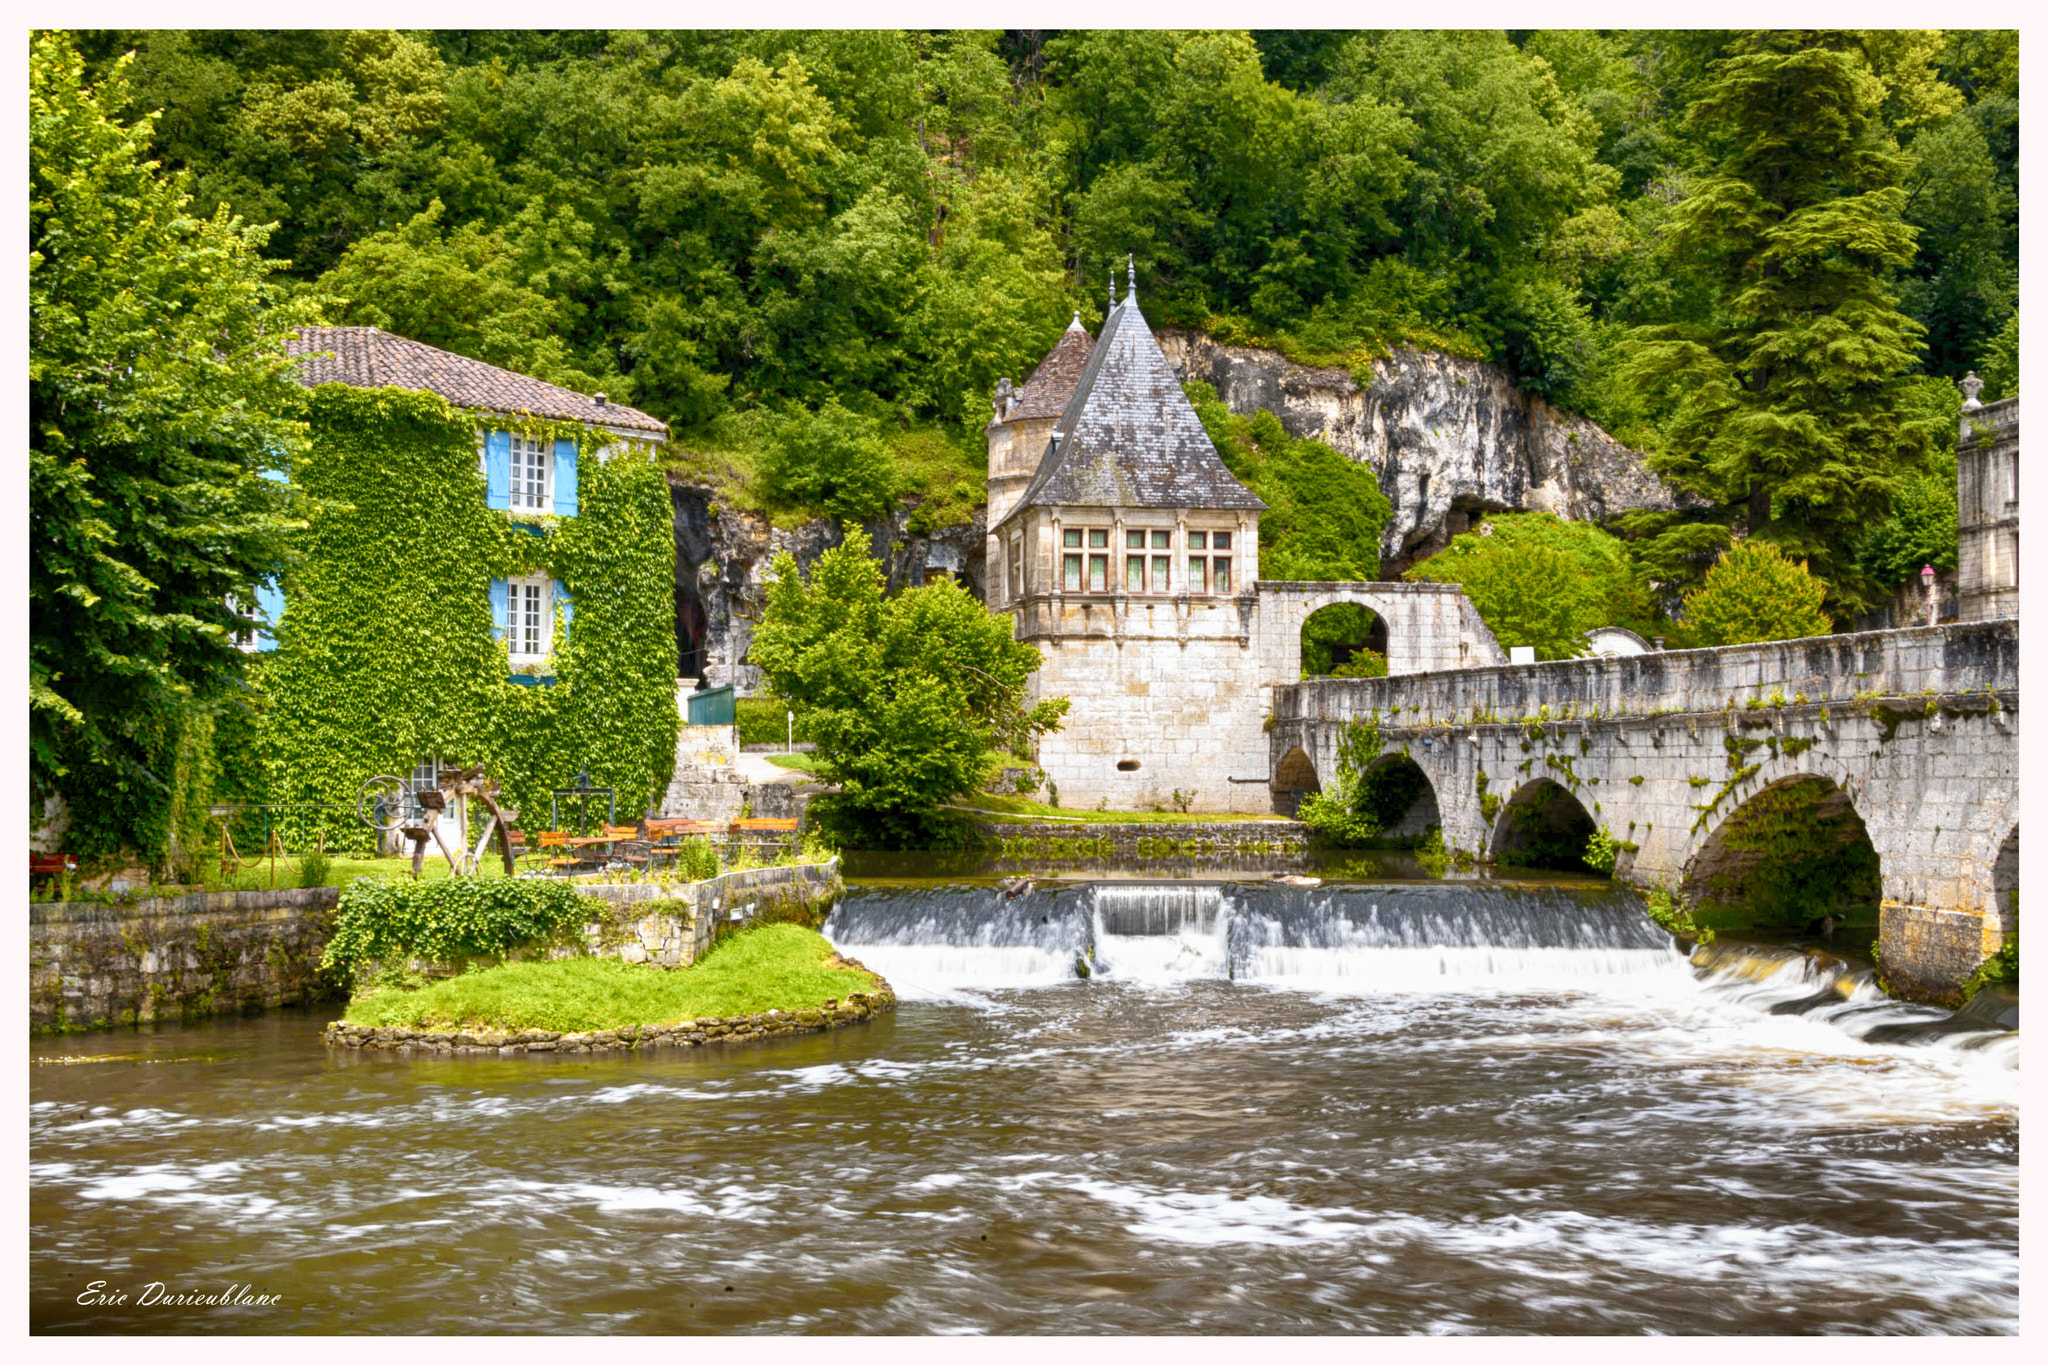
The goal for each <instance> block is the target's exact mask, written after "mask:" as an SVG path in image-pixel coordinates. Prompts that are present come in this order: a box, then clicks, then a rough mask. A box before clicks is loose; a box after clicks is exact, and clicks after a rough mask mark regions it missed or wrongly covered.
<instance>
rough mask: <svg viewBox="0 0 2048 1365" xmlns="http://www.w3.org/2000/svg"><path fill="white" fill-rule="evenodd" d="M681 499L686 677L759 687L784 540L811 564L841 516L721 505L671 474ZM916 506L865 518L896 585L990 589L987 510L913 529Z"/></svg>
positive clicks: (673, 496) (681, 638)
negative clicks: (752, 660) (944, 583)
mask: <svg viewBox="0 0 2048 1365" xmlns="http://www.w3.org/2000/svg"><path fill="white" fill-rule="evenodd" d="M669 500H670V502H671V503H672V504H673V505H674V507H675V530H676V644H677V648H678V651H679V653H680V655H681V658H680V660H679V672H680V673H681V675H682V676H684V677H689V678H694V677H697V676H700V673H701V676H703V677H704V678H705V679H707V680H708V682H709V683H710V685H711V686H713V687H717V686H721V685H723V684H725V683H736V684H738V687H739V691H740V695H742V696H745V695H748V694H749V693H752V692H753V691H755V690H756V689H757V688H758V687H759V685H760V680H761V671H760V670H759V669H758V668H755V667H754V666H753V665H752V664H748V663H744V662H740V663H737V664H736V662H735V661H738V660H744V659H745V658H746V653H747V646H748V644H749V643H751V642H752V640H753V638H754V626H755V625H756V624H757V623H758V622H759V621H760V619H761V614H762V612H763V611H765V610H766V609H767V606H768V587H769V581H770V580H769V572H770V565H772V564H773V563H774V560H775V556H776V555H778V554H781V553H782V552H783V551H784V550H787V551H789V552H790V553H791V554H792V555H794V556H796V561H797V563H798V564H799V565H800V566H802V567H803V568H805V569H809V568H810V567H811V565H813V564H815V563H816V562H817V560H818V556H820V555H822V554H823V553H825V551H826V550H828V549H830V548H831V547H832V546H834V545H837V544H840V543H841V542H842V541H844V540H845V538H846V537H845V536H844V535H842V534H841V532H840V529H839V523H838V522H836V521H833V520H831V519H830V518H825V517H820V518H817V519H815V520H812V521H807V522H805V523H804V524H803V525H801V526H798V527H795V528H788V527H775V526H770V525H769V523H768V519H767V518H766V517H763V516H759V515H757V514H755V513H752V512H740V511H735V510H734V509H732V508H730V507H718V509H717V511H716V512H714V511H713V510H712V509H713V507H714V506H716V504H717V498H716V496H715V494H714V493H713V491H712V490H711V489H709V488H706V487H702V486H700V485H695V484H687V483H677V482H674V481H671V482H670V485H669ZM912 511H913V509H911V508H909V507H899V508H897V510H896V511H895V512H893V513H891V514H890V515H889V516H887V517H884V518H878V519H876V520H873V521H870V522H867V523H865V524H866V527H867V532H868V538H869V541H870V543H871V544H872V545H873V546H874V548H875V551H876V555H875V557H876V559H877V560H878V561H879V562H880V563H881V565H882V571H883V573H884V575H885V576H886V577H887V580H888V590H889V591H891V592H894V591H896V590H897V589H899V588H903V587H908V586H915V585H917V584H921V583H925V582H928V581H930V580H931V579H932V578H935V577H937V576H939V575H940V574H941V573H943V574H944V575H946V576H947V577H951V578H953V579H955V580H957V581H958V582H959V583H960V585H961V586H962V587H964V588H966V589H967V590H968V591H969V592H971V593H972V594H974V596H975V597H977V598H983V599H984V600H986V599H985V597H984V593H983V582H982V579H983V575H984V572H985V569H986V565H985V564H984V563H983V559H984V552H983V546H982V541H983V538H984V530H985V527H984V524H983V515H982V513H981V512H979V511H977V512H976V513H975V516H974V520H973V521H971V522H962V523H960V524H958V525H953V526H942V527H938V528H936V529H935V530H932V531H929V532H923V533H914V532H912V531H911V530H910V518H911V514H912Z"/></svg>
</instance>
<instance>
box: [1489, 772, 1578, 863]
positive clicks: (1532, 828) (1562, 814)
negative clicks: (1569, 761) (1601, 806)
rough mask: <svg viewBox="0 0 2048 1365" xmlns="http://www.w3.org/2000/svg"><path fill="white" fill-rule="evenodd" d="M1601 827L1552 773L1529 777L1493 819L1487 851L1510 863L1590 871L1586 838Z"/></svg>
mask: <svg viewBox="0 0 2048 1365" xmlns="http://www.w3.org/2000/svg"><path fill="white" fill-rule="evenodd" d="M1598 828H1599V826H1598V825H1596V824H1595V823H1594V822H1593V817H1592V815H1591V813H1589V812H1588V811H1587V810H1586V808H1585V807H1584V806H1583V805H1581V804H1579V800H1578V798H1577V797H1575V796H1573V795H1572V794H1571V793H1570V792H1569V791H1567V790H1565V788H1564V787H1562V786H1560V785H1559V784H1558V783H1556V782H1553V781H1551V780H1550V779H1549V778H1547V777H1539V778H1537V779H1536V780H1535V781H1533V782H1527V783H1524V784H1523V785H1522V786H1521V787H1520V788H1519V789H1518V790H1517V791H1516V792H1515V794H1514V796H1513V797H1512V798H1511V799H1509V801H1508V802H1507V804H1506V805H1504V806H1502V807H1501V810H1500V815H1499V816H1498V817H1497V818H1496V819H1495V820H1494V823H1493V835H1492V838H1491V839H1490V840H1489V842H1488V846H1487V856H1488V857H1489V858H1491V859H1492V860H1493V861H1494V862H1496V863H1500V864H1503V865H1505V866H1509V867H1548V868H1555V869H1556V870H1558V871H1560V872H1582V871H1591V870H1592V869H1591V868H1589V867H1587V865H1586V844H1587V841H1588V840H1590V839H1591V838H1592V837H1593V833H1594V831H1595V830H1597V829H1598Z"/></svg>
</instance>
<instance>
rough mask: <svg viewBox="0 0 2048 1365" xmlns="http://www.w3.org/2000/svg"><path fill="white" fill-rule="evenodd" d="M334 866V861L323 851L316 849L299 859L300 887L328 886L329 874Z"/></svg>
mask: <svg viewBox="0 0 2048 1365" xmlns="http://www.w3.org/2000/svg"><path fill="white" fill-rule="evenodd" d="M333 866H334V862H333V860H332V859H331V858H329V857H328V856H327V854H326V853H325V852H324V851H323V850H320V849H315V850H314V851H313V852H311V853H308V854H307V855H306V856H305V857H303V858H301V859H299V885H300V886H325V885H327V874H328V872H329V871H330V870H332V868H333Z"/></svg>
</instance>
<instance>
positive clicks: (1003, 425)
mask: <svg viewBox="0 0 2048 1365" xmlns="http://www.w3.org/2000/svg"><path fill="white" fill-rule="evenodd" d="M1115 282H1116V275H1115V272H1114V271H1112V272H1111V274H1110V283H1111V287H1112V288H1114V287H1115ZM1094 346H1095V341H1094V338H1092V337H1090V336H1089V335H1088V329H1087V328H1085V327H1083V326H1082V325H1081V314H1080V313H1079V312H1078V311H1077V312H1076V313H1075V314H1074V320H1073V321H1072V322H1070V323H1068V324H1067V330H1066V331H1065V332H1063V333H1061V335H1060V339H1059V343H1058V344H1057V345H1055V346H1054V347H1053V348H1052V349H1051V350H1050V351H1048V352H1046V356H1045V359H1043V360H1041V361H1039V362H1038V368H1037V369H1035V370H1033V371H1032V372H1031V378H1030V379H1028V380H1026V381H1025V383H1024V385H1023V387H1021V388H1017V387H1013V386H1012V385H1011V384H1010V381H1009V380H1007V379H1005V380H1002V381H1001V382H1000V383H998V384H997V385H996V392H995V416H994V417H993V418H992V419H991V420H990V422H989V424H988V524H989V525H990V526H994V525H995V524H996V523H997V522H999V521H1001V520H1002V519H1003V517H1004V515H1005V514H1007V513H1008V512H1009V510H1010V509H1011V508H1012V507H1014V506H1015V505H1016V502H1017V499H1018V498H1019V497H1021V496H1023V493H1024V490H1025V488H1026V487H1028V486H1029V485H1030V483H1031V479H1032V476H1033V475H1035V474H1036V473H1037V472H1038V462H1039V460H1040V459H1041V458H1043V456H1044V455H1045V450H1046V446H1047V444H1048V443H1049V442H1050V441H1051V439H1052V428H1053V424H1054V423H1055V422H1057V421H1058V420H1059V415H1060V413H1062V412H1063V411H1065V410H1066V406H1067V399H1068V398H1070V397H1071V396H1072V395H1073V392H1074V386H1075V385H1077V384H1079V383H1080V382H1081V371H1083V370H1085V369H1087V368H1088V356H1089V355H1090V353H1091V352H1092V351H1093V350H1094ZM996 558H997V550H996V546H995V542H994V541H993V540H991V541H990V542H989V562H990V564H991V566H993V565H994V564H995V563H996ZM993 573H994V570H993V568H992V569H991V574H992V575H993ZM997 585H998V580H997V579H996V578H995V577H993V576H991V577H990V579H989V598H990V604H991V605H994V604H995V602H996V601H998V600H999V599H1000V593H999V592H998V590H997Z"/></svg>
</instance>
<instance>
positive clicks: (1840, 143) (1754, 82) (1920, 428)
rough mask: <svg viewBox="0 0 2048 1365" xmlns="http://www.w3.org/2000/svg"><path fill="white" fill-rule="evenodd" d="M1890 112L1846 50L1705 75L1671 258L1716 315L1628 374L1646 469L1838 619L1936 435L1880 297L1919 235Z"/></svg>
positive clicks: (1671, 339)
mask: <svg viewBox="0 0 2048 1365" xmlns="http://www.w3.org/2000/svg"><path fill="white" fill-rule="evenodd" d="M1884 96H1885V87H1884V84H1883V82H1881V81H1880V80H1878V79H1877V78H1876V77H1875V76H1874V75H1873V74H1872V73H1871V72H1870V71H1869V70H1868V69H1867V68H1866V67H1865V66H1864V65H1863V63H1862V61H1861V60H1860V58H1859V57H1858V55H1857V53H1856V51H1855V43H1854V41H1853V39H1852V38H1850V37H1848V36H1844V35H1812V34H1786V33H1760V34H1749V35H1745V36H1744V37H1743V38H1741V39H1740V40H1738V41H1737V42H1736V43H1735V44H1734V47H1733V53H1732V55H1730V56H1728V57H1726V58H1724V59H1723V60H1721V61H1719V62H1717V63H1716V64H1715V65H1714V67H1713V72H1712V76H1711V79H1710V81H1709V83H1708V85H1707V87H1706V89H1705V91H1704V93H1703V94H1702V96H1701V98H1700V99H1699V100H1698V101H1697V102H1696V103H1694V104H1693V106H1692V108H1691V110H1690V112H1689V114H1688V123H1689V126H1690V127H1691V128H1692V129H1693V131H1694V132H1695V133H1696V134H1697V135H1698V136H1699V137H1700V138H1701V139H1702V140H1703V141H1704V143H1705V144H1706V145H1707V146H1708V147H1709V148H1710V149H1711V150H1712V153H1713V155H1714V158H1715V160H1714V166H1713V169H1712V171H1711V172H1710V173H1709V174H1707V175H1705V176H1703V177H1702V178H1700V179H1699V180H1698V181H1697V182H1695V183H1694V184H1693V185H1692V187H1691V189H1690V192H1689V193H1688V194H1687V195H1686V197H1685V198H1684V199H1683V200H1682V201H1680V202H1679V203H1678V204H1677V205H1676V206H1675V207H1674V209H1673V212H1672V216H1671V231H1670V235H1669V237H1668V238H1667V245H1668V247H1669V250H1670V253H1671V260H1672V262H1673V264H1674V265H1675V266H1676V267H1678V268H1681V269H1687V270H1695V271H1698V272H1700V273H1701V274H1702V275H1703V276H1704V277H1705V278H1707V279H1708V280H1710V281H1711V283H1712V287H1713V297H1714V308H1713V311H1712V312H1711V313H1710V314H1709V315H1707V316H1705V317H1703V318H1701V319H1699V320H1696V321H1692V320H1689V321H1682V322H1672V323H1668V324H1664V325H1659V326H1651V327H1645V328H1642V329H1640V330H1639V331H1638V333H1637V334H1636V338H1635V346H1636V353H1635V356H1634V358H1633V360H1632V362H1631V363H1630V365H1629V366H1628V374H1629V377H1630V379H1631V381H1632V383H1633V384H1634V385H1635V386H1636V387H1637V388H1638V390H1639V391H1641V392H1643V393H1644V394H1646V395H1654V401H1656V402H1658V403H1660V404H1662V405H1663V408H1664V410H1665V411H1666V412H1667V414H1668V415H1667V416H1666V417H1665V419H1664V420H1663V422H1662V424H1661V425H1662V449H1661V450H1660V451H1658V452H1657V453H1656V454H1655V455H1653V456H1652V458H1651V461H1650V463H1651V467H1652V468H1653V469H1656V470H1657V471H1658V472H1659V473H1662V474H1664V475H1665V476H1666V477H1667V478H1669V479H1671V480H1672V481H1673V482H1675V483H1676V484H1678V485H1679V486H1680V487H1682V488H1685V489H1688V490H1690V491H1692V492H1694V493H1696V494H1699V495H1701V496H1703V497H1705V498H1708V499H1709V500H1711V501H1712V502H1714V503H1715V504H1717V505H1718V506H1720V507H1721V508H1722V509H1723V519H1724V520H1729V521H1738V520H1739V521H1740V522H1741V524H1742V525H1743V526H1744V527H1745V529H1746V531H1747V534H1748V535H1750V536H1752V537H1756V538H1758V539H1761V540H1766V541H1770V542H1772V543H1775V544H1777V545H1780V546H1782V547H1784V548H1785V549H1787V550H1788V551H1791V552H1793V553H1795V554H1798V555H1800V556H1803V557H1806V558H1808V559H1810V560H1811V562H1812V563H1813V564H1814V566H1815V568H1816V570H1817V571H1818V572H1819V573H1820V575H1821V576H1822V578H1823V579H1824V580H1825V581H1826V582H1827V583H1828V584H1829V585H1830V586H1831V588H1832V589H1833V592H1832V596H1831V601H1832V602H1833V604H1834V607H1835V609H1836V610H1837V611H1838V612H1843V613H1848V612H1853V611H1855V610H1859V609H1861V608H1863V607H1865V606H1867V605H1868V603H1869V601H1870V592H1869V587H1870V585H1869V583H1868V580H1867V579H1866V578H1865V577H1864V576H1863V575H1862V573H1861V572H1860V571H1859V570H1858V567H1857V565H1856V563H1855V561H1854V544H1855V540H1856V537H1857V533H1858V532H1859V530H1860V529H1861V528H1862V527H1863V526H1866V525H1869V524H1870V523H1872V522H1874V521H1876V520H1877V519H1878V518H1880V517H1881V516H1883V514H1884V512H1885V510H1886V502H1887V499H1888V498H1889V496H1890V494H1891V492H1892V491H1893V489H1894V488H1895V487H1897V485H1898V482H1899V480H1900V479H1901V478H1902V477H1903V476H1904V475H1906V474H1907V473H1909V472H1910V471H1912V470H1914V469H1916V468H1921V467H1924V463H1925V460H1926V457H1927V453H1928V451H1929V449H1930V448H1931V444H1932V441H1933V434H1934V433H1933V429H1932V428H1931V427H1930V426H1929V425H1928V424H1927V423H1926V422H1924V421H1917V420H1912V418H1913V414H1911V413H1909V412H1907V411H1905V410H1903V404H1902V399H1903V398H1904V396H1905V391H1906V389H1907V387H1908V374H1909V371H1911V370H1912V369H1913V367H1914V366H1915V364H1916V363H1917V362H1918V359H1919V355H1920V342H1921V330H1922V329H1921V328H1920V326H1919V325H1918V324H1917V323H1915V322H1914V321H1913V320H1912V319H1911V318H1909V317H1907V316H1906V315H1905V314H1904V313H1903V312H1901V311H1900V309H1899V307H1898V304H1897V301H1896V299H1895V297H1894V295H1893V292H1892V289H1891V286H1890V284H1889V283H1888V280H1889V278H1890V277H1891V275H1892V273H1893V272H1895V271H1897V270H1899V269H1901V268H1903V267H1905V266H1907V265H1909V264H1910V263H1911V261H1912V259H1913V238H1914V231H1913V229H1912V228H1911V227H1910V226H1909V225H1907V224H1906V223H1905V221H1904V220H1903V217H1902V214H1903V211H1904V208H1905V196H1904V194H1903V193H1902V191H1901V190H1900V188H1899V185H1898V180H1899V175H1900V170H1901V158H1900V155H1899V151H1898V146H1897V143H1896V141H1895V140H1894V138H1893V135H1892V132H1891V129H1890V128H1889V127H1888V126H1887V125H1886V123H1885V121H1884V119H1883V118H1882V117H1880V106H1881V104H1882V101H1883V99H1884Z"/></svg>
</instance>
